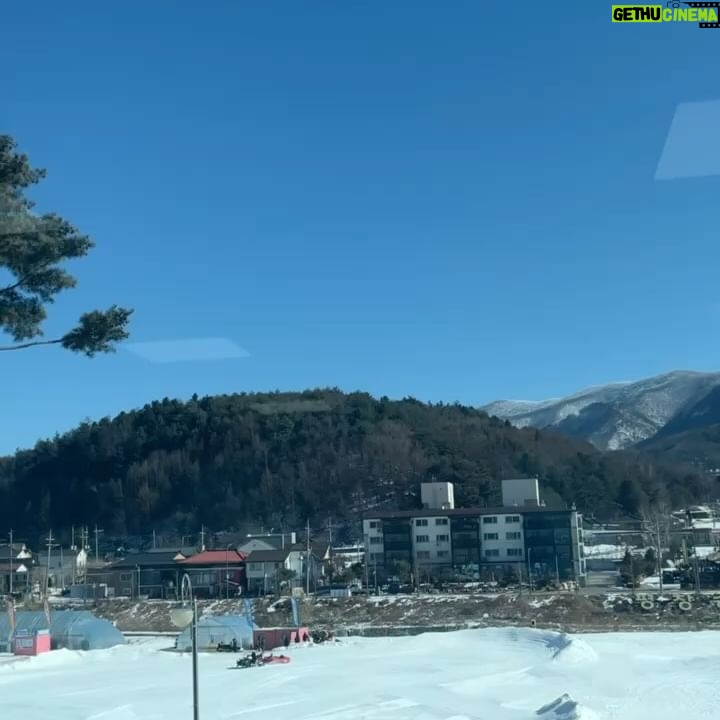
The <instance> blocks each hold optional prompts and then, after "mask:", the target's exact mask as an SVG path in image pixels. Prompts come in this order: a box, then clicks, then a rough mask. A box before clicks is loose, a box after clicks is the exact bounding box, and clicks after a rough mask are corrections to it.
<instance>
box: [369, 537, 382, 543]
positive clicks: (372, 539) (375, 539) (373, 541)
mask: <svg viewBox="0 0 720 720" xmlns="http://www.w3.org/2000/svg"><path fill="white" fill-rule="evenodd" d="M381 542H382V538H381V537H371V538H370V544H371V545H379V544H380V543H381Z"/></svg>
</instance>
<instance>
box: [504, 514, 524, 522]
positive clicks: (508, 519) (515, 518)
mask: <svg viewBox="0 0 720 720" xmlns="http://www.w3.org/2000/svg"><path fill="white" fill-rule="evenodd" d="M505 522H506V523H519V522H520V516H519V515H508V516H507V517H506V518H505Z"/></svg>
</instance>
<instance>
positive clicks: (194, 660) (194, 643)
mask: <svg viewBox="0 0 720 720" xmlns="http://www.w3.org/2000/svg"><path fill="white" fill-rule="evenodd" d="M191 633H192V672H193V720H199V718H200V706H199V697H198V650H197V600H195V599H194V598H193V620H192V631H191Z"/></svg>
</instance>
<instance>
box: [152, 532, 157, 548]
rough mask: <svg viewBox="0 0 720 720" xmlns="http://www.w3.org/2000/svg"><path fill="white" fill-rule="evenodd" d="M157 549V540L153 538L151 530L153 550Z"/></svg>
mask: <svg viewBox="0 0 720 720" xmlns="http://www.w3.org/2000/svg"><path fill="white" fill-rule="evenodd" d="M156 547H157V538H156V536H155V530H153V550H155V548H156Z"/></svg>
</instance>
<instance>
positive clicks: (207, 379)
mask: <svg viewBox="0 0 720 720" xmlns="http://www.w3.org/2000/svg"><path fill="white" fill-rule="evenodd" d="M570 9H572V12H570ZM0 33H1V35H0V38H1V40H0V56H2V58H3V61H4V66H5V67H6V73H5V76H4V82H3V90H2V97H3V102H2V105H0V120H1V121H2V122H1V127H0V131H2V132H8V133H10V134H11V135H13V136H15V137H16V139H17V140H18V142H19V143H20V145H21V148H22V149H23V150H24V151H25V152H27V153H28V154H29V155H30V157H31V159H32V161H33V162H34V163H35V164H36V165H38V166H42V167H46V168H47V169H48V171H49V173H48V178H47V180H46V181H45V182H44V183H43V184H42V185H41V186H40V187H38V188H37V190H36V191H35V194H34V195H35V197H36V198H37V200H38V202H39V206H40V208H41V209H48V210H55V211H57V212H59V213H61V214H63V215H64V216H66V217H67V218H68V219H70V220H71V221H72V222H74V223H75V224H76V225H77V226H78V227H79V228H81V229H82V230H83V231H85V232H87V233H89V234H90V235H92V237H93V238H94V239H95V240H96V242H97V248H96V250H95V251H93V253H92V255H91V256H89V257H88V258H86V259H85V260H82V261H79V262H77V263H75V264H74V265H73V270H74V271H76V273H77V275H78V277H79V280H80V285H79V287H78V288H77V289H76V290H75V291H72V292H69V293H67V294H66V295H64V296H63V297H62V299H61V300H60V301H58V302H57V304H56V305H55V307H54V308H52V312H51V317H50V320H49V322H48V324H47V334H48V336H52V335H54V334H58V333H61V332H62V330H64V329H66V328H68V327H69V326H70V325H71V324H72V323H73V321H74V320H75V318H76V317H77V316H78V315H79V314H80V313H81V312H82V311H83V310H86V309H89V308H92V307H96V306H101V307H104V306H107V305H109V304H111V303H113V302H117V303H120V304H125V305H129V306H132V307H134V308H135V317H134V320H133V325H132V332H133V340H134V341H135V342H158V341H176V340H178V339H183V338H191V339H197V338H226V339H228V340H230V341H232V342H233V343H236V344H237V345H238V346H240V347H241V348H243V349H244V350H245V351H246V353H247V357H236V358H232V359H226V360H215V361H200V360H197V361H194V362H182V363H154V362H151V361H148V360H147V359H145V358H143V357H139V356H138V355H137V354H135V353H132V352H130V351H129V350H127V349H123V350H121V351H119V352H118V353H117V354H116V355H114V356H110V357H101V358H98V359H96V360H92V361H91V360H87V359H85V358H83V357H77V356H72V355H69V354H67V353H63V352H62V351H61V350H58V349H55V348H50V349H36V350H33V351H26V352H23V353H18V354H4V355H3V357H2V366H3V377H4V378H5V382H4V383H3V385H4V387H5V392H4V393H3V403H2V404H3V409H4V412H3V418H4V421H3V423H2V433H1V434H0V452H4V451H11V450H13V449H14V448H16V447H18V446H29V445H32V444H33V443H34V442H35V441H36V440H37V439H38V438H40V437H44V436H48V435H52V434H54V433H55V432H56V431H63V430H66V429H69V428H71V427H72V426H74V425H75V424H76V423H77V422H78V421H80V420H82V419H83V418H93V419H95V418H99V417H102V416H104V415H113V414H115V413H117V412H119V411H120V410H123V409H129V408H133V407H136V406H140V405H142V404H143V403H145V402H147V401H150V400H152V399H155V398H161V397H164V396H169V397H183V398H184V397H189V396H190V395H191V394H192V393H193V392H197V393H198V394H201V395H203V394H214V393H222V392H235V391H253V390H258V391H263V390H271V389H285V390H295V389H304V388H307V387H316V386H339V387H341V388H343V389H347V390H354V389H362V390H367V391H370V392H372V393H373V394H377V395H381V394H386V395H389V396H391V397H402V396H404V395H413V396H415V397H417V398H420V399H423V400H432V401H438V400H444V401H455V400H460V401H462V402H465V403H469V404H481V403H484V402H488V401H490V400H493V399H496V398H507V397H510V398H529V399H533V398H537V399H540V398H543V397H547V396H557V395H560V394H564V393H568V392H571V391H575V390H577V389H579V388H581V387H583V386H585V385H588V384H595V383H602V382H606V381H613V380H624V379H634V378H640V377H644V376H647V375H651V374H654V373H658V372H662V371H666V370H670V369H676V368H690V369H706V370H707V369H717V368H718V365H720V363H718V362H717V360H716V358H717V355H718V351H719V350H720V334H718V333H717V326H718V322H719V321H720V299H719V297H718V293H717V279H716V277H717V265H718V263H717V261H718V255H720V253H719V252H718V250H717V247H718V225H717V219H716V214H717V202H718V197H719V193H720V178H718V177H717V176H710V177H706V178H689V179H677V180H670V181H663V182H658V181H656V180H654V175H655V171H656V167H657V164H658V161H659V159H660V156H661V153H662V149H663V145H664V143H665V140H666V137H667V135H668V131H669V129H670V126H671V123H672V120H673V116H674V113H675V111H676V108H677V106H678V105H679V104H681V103H687V102H704V101H715V100H717V99H718V98H720V87H718V84H719V83H720V80H718V76H717V73H716V72H713V71H711V70H710V69H708V67H709V66H714V67H717V63H718V57H719V56H720V31H713V30H699V29H697V28H696V27H695V26H687V25H678V24H663V25H632V26H630V25H625V26H621V25H618V24H612V23H611V22H610V4H607V5H606V4H605V3H602V2H593V3H573V4H570V3H567V4H546V3H534V4H530V3H518V4H514V5H511V4H509V3H478V2H463V1H457V2H454V3H437V2H418V1H414V2H406V1H404V0H398V1H396V2H391V3H389V2H380V1H375V0H371V1H368V2H364V3H338V2H324V1H322V0H317V1H316V2H290V1H289V0H288V1H287V2H273V1H270V0H266V1H265V2H262V3H245V2H230V1H227V2H221V1H219V0H215V1H210V2H206V3H202V4H201V3H196V2H192V3H190V2H178V1H177V0H174V1H173V2H170V1H169V0H155V1H154V2H152V3H147V2H139V1H138V0H126V1H125V2H122V3H119V2H117V3H97V2H89V1H88V2H77V1H73V0H67V1H66V2H63V3H57V2H54V1H52V2H51V1H50V0H38V1H37V2H33V3H12V4H11V5H8V6H7V7H6V8H5V9H4V11H3V28H2V30H1V31H0ZM714 142H716V143H717V144H718V146H720V137H716V138H715V140H714ZM708 152H714V150H712V141H711V139H710V138H708ZM711 164H712V163H711ZM717 171H718V173H720V157H718V162H717Z"/></svg>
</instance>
